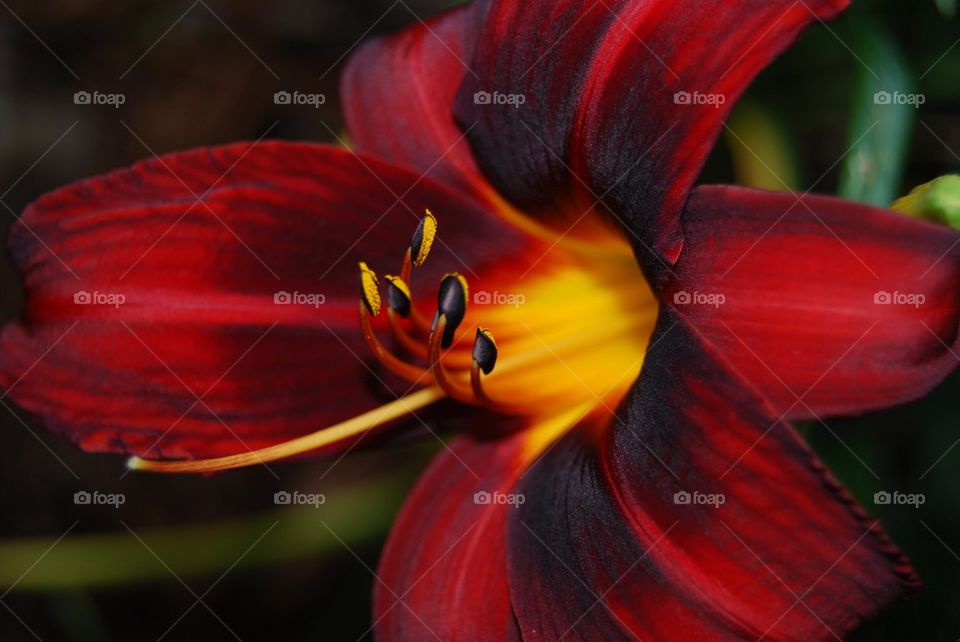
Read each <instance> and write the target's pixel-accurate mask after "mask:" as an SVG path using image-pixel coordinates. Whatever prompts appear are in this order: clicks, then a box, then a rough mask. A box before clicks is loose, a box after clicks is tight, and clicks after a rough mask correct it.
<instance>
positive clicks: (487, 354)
mask: <svg viewBox="0 0 960 642" xmlns="http://www.w3.org/2000/svg"><path fill="white" fill-rule="evenodd" d="M473 362H474V363H475V364H477V365H478V366H480V369H481V370H483V374H487V375H488V374H490V373H491V372H493V367H494V366H495V365H497V342H496V341H494V340H493V333H492V332H490V330H488V329H486V328H477V337H476V338H475V339H474V340H473Z"/></svg>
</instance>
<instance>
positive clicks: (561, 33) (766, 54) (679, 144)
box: [455, 0, 848, 262]
mask: <svg viewBox="0 0 960 642" xmlns="http://www.w3.org/2000/svg"><path fill="white" fill-rule="evenodd" d="M847 4H848V0H810V1H807V2H796V1H794V0H749V1H743V2H729V1H727V0H698V1H697V2H696V3H693V4H691V3H685V2H675V1H674V0H650V1H641V0H607V1H600V2H579V1H575V0H562V1H556V2H541V3H518V2H513V1H511V0H493V1H492V2H490V3H489V9H488V10H487V12H486V16H485V24H484V27H483V31H482V32H481V35H480V38H479V40H478V45H477V51H476V53H475V54H474V57H473V59H472V62H471V66H472V68H473V69H474V70H475V72H476V75H472V74H467V75H466V76H465V77H464V83H463V86H462V88H461V89H460V92H459V94H458V96H457V101H456V103H455V111H456V114H457V116H458V119H459V121H460V123H461V125H462V126H463V127H465V128H469V127H472V128H473V129H471V132H470V140H471V142H472V143H473V145H474V151H475V153H476V154H477V157H478V160H479V163H480V166H481V168H482V169H483V170H484V171H485V172H486V174H487V175H488V176H489V177H490V178H491V180H492V181H493V183H494V184H495V185H496V186H497V187H498V188H499V189H500V190H501V191H502V193H503V194H505V195H506V196H507V197H508V198H509V199H510V200H511V201H513V202H514V203H515V204H517V205H518V206H520V207H521V208H522V209H525V210H528V211H536V212H541V213H544V214H545V215H556V214H557V213H558V212H564V211H565V212H566V213H567V215H568V216H571V217H573V218H577V217H579V216H580V215H581V214H582V212H583V211H584V209H585V208H586V207H589V206H590V205H591V204H592V203H594V202H595V201H596V200H597V199H599V198H601V197H603V198H604V201H605V202H606V203H607V204H608V205H609V206H610V207H611V209H612V211H613V212H614V214H616V215H617V216H618V217H619V218H621V219H622V220H623V221H624V222H625V223H628V224H629V225H630V226H631V228H632V229H633V230H634V231H635V232H636V233H638V234H640V235H641V238H642V239H643V240H644V242H645V243H646V244H648V245H651V246H652V247H653V249H655V250H656V251H657V252H658V253H659V254H660V255H661V256H664V257H666V258H667V260H668V261H671V262H672V260H673V259H675V258H676V255H677V254H678V253H679V251H680V245H681V238H682V234H681V230H680V227H679V218H680V214H681V208H682V207H683V203H684V201H685V200H686V197H687V192H688V191H689V189H690V187H691V186H692V184H693V181H694V179H695V178H696V176H697V174H698V172H699V170H700V167H701V166H702V164H703V162H704V160H705V158H706V155H707V153H708V152H709V150H710V147H711V146H712V144H713V141H714V140H715V138H716V136H717V134H718V132H719V131H720V128H721V126H722V122H723V119H724V118H725V117H726V115H727V114H728V113H729V111H730V108H731V107H732V105H733V103H734V102H735V101H736V99H737V97H738V96H739V95H740V93H741V92H742V91H743V90H744V88H745V87H746V86H747V85H748V84H749V82H750V81H751V80H752V79H753V77H754V76H755V75H756V73H757V72H758V71H759V70H761V69H762V68H763V67H764V66H766V65H767V64H768V63H769V62H770V61H771V60H772V59H773V58H774V57H775V56H776V55H777V54H778V53H779V52H781V51H783V50H784V49H785V48H786V47H787V46H789V45H790V43H791V42H792V41H793V39H794V37H795V36H796V35H797V33H798V32H799V31H800V30H801V29H802V28H803V27H804V26H806V25H807V24H809V23H811V22H813V21H815V20H817V19H818V18H821V17H822V18H827V17H830V16H832V15H833V14H835V13H836V12H837V11H838V10H839V9H841V8H843V7H844V6H846V5H847ZM476 92H489V93H490V94H493V92H499V95H501V96H505V97H506V98H502V99H501V101H502V102H505V103H506V102H508V99H509V97H510V96H511V95H514V96H522V97H523V99H525V103H524V104H522V105H518V106H516V105H514V104H502V105H496V104H487V103H486V101H484V100H481V101H476V100H475V94H476ZM677 92H687V94H688V95H690V96H691V100H690V102H691V103H697V102H701V100H702V101H705V102H707V103H709V104H677V101H675V94H676V93H677ZM481 96H482V95H481ZM701 97H702V99H701ZM519 100H520V99H515V100H514V102H515V103H516V102H519ZM721 100H722V101H723V102H722V104H717V103H719V102H720V101H721ZM478 102H480V103H481V104H477V103H478ZM492 102H496V101H494V100H492V99H491V103H492ZM571 194H573V196H574V198H571V197H570V195H571Z"/></svg>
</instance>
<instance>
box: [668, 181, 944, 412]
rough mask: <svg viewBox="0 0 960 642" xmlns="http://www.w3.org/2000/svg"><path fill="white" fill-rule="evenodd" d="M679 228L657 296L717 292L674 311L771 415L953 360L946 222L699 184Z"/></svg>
mask: <svg viewBox="0 0 960 642" xmlns="http://www.w3.org/2000/svg"><path fill="white" fill-rule="evenodd" d="M685 228H686V244H685V246H684V251H683V254H682V255H681V258H680V261H679V262H678V264H677V265H676V270H675V274H676V279H674V281H673V283H671V284H670V285H669V286H667V288H666V299H667V300H668V301H672V300H674V299H675V298H676V297H677V296H679V297H681V298H682V297H684V296H686V297H687V298H692V297H696V296H698V295H699V297H700V300H701V302H706V301H707V299H705V298H704V295H714V298H715V299H716V296H715V295H722V296H723V297H724V301H723V303H722V305H709V304H697V301H691V303H690V304H688V305H678V306H677V309H678V311H679V312H680V313H681V314H683V315H685V316H686V317H687V318H688V319H689V320H690V322H691V323H693V324H694V325H695V326H696V327H697V328H698V329H699V331H700V332H702V333H703V335H704V337H705V339H706V340H708V341H709V342H711V343H712V344H714V345H715V346H716V347H717V349H719V350H720V351H721V352H722V353H723V354H724V355H725V356H726V358H727V359H728V360H729V362H730V363H731V364H733V366H734V367H736V368H737V369H738V370H739V371H740V372H741V373H742V374H743V376H744V377H745V378H746V379H747V380H748V381H749V382H751V383H752V384H754V385H755V386H756V387H757V388H759V389H760V390H761V391H762V393H763V394H764V395H765V396H766V397H767V398H768V399H769V400H770V402H771V403H772V404H773V405H774V406H775V407H776V408H777V411H778V413H786V414H787V416H789V417H810V416H813V415H818V414H838V413H855V412H861V411H865V410H869V409H872V408H880V407H884V406H890V405H893V404H896V403H901V402H904V401H908V400H911V399H915V398H917V397H920V396H922V395H923V394H925V393H926V392H927V391H928V390H930V388H932V387H933V386H934V385H935V384H937V383H938V382H939V381H940V380H941V379H943V377H945V376H946V375H947V374H948V373H949V372H950V371H951V370H953V368H954V367H956V365H957V357H956V356H955V354H954V353H955V352H956V348H957V345H958V337H957V330H958V327H960V235H958V234H957V233H956V232H955V231H953V230H950V229H948V228H945V227H939V226H934V225H931V224H928V223H924V222H918V221H916V220H913V219H909V218H907V217H904V216H901V215H898V214H895V213H893V212H889V211H886V210H880V209H876V208H872V207H867V206H864V205H856V204H853V203H849V202H844V201H841V200H839V199H834V198H827V197H821V196H808V197H805V198H803V199H800V200H799V201H798V197H797V196H795V195H792V194H779V193H768V192H760V191H754V190H747V189H742V188H734V187H712V186H711V187H701V188H697V189H696V190H694V192H693V196H692V197H691V199H690V202H689V203H688V206H687V209H686V213H685ZM684 293H686V294H684ZM875 298H876V300H877V301H879V303H876V302H875ZM891 299H894V300H892V301H890V302H888V301H889V300H891ZM952 350H953V352H951V351H952Z"/></svg>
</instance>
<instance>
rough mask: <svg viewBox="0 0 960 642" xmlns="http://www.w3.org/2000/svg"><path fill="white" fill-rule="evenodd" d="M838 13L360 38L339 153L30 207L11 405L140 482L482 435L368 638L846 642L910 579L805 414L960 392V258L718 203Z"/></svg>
mask: <svg viewBox="0 0 960 642" xmlns="http://www.w3.org/2000/svg"><path fill="white" fill-rule="evenodd" d="M846 4H847V2H846V0H807V1H806V2H796V1H795V0H741V1H739V2H730V1H729V0H698V1H697V2H695V3H694V2H678V1H671V0H608V1H606V2H605V1H603V0H601V1H599V2H586V1H576V0H553V1H552V2H534V1H528V2H517V1H516V0H489V1H486V2H476V3H474V4H471V5H468V6H462V7H458V8H455V9H453V10H451V11H449V12H447V13H444V14H442V15H439V16H437V17H435V18H433V19H432V20H430V21H428V22H426V23H417V24H415V25H413V26H412V27H410V28H408V29H407V30H405V31H403V32H401V33H399V34H397V35H394V36H392V37H387V38H382V39H377V40H373V41H371V42H368V43H366V44H365V45H364V46H363V47H362V48H361V49H360V50H359V51H358V52H356V53H355V54H354V55H353V57H352V59H351V60H350V62H349V64H348V66H347V68H346V70H345V73H344V77H343V83H342V100H343V105H344V111H345V114H346V119H347V124H348V129H349V137H350V141H351V144H352V145H353V148H352V149H351V150H347V149H344V148H341V147H334V146H327V145H316V144H302V143H286V142H257V143H252V144H248V143H243V144H235V145H228V146H224V147H216V148H210V149H200V150H194V151H188V152H183V153H177V154H171V155H168V156H164V157H162V158H158V159H153V160H147V161H144V162H142V163H140V164H137V165H135V166H133V167H132V168H129V169H123V170H119V171H116V172H114V173H111V174H108V175H106V176H101V177H96V178H92V179H88V180H84V181H81V182H79V183H76V184H73V185H70V186H67V187H64V188H62V189H59V190H57V191H55V192H53V193H51V194H48V195H46V196H44V197H42V198H40V199H39V200H38V201H36V202H35V203H33V204H32V205H30V206H29V207H28V208H27V210H26V211H25V212H24V213H23V215H22V217H21V219H20V221H19V222H18V223H17V224H16V225H15V226H14V228H13V230H12V231H11V235H10V249H11V252H12V254H13V257H14V259H15V261H16V264H17V266H18V267H19V269H20V271H21V272H22V274H23V278H24V288H25V304H24V309H23V313H22V316H21V318H20V319H19V321H17V322H15V323H11V324H10V325H8V326H7V327H6V328H5V329H4V330H3V334H2V345H0V383H2V384H3V386H4V388H5V389H6V390H7V392H8V393H9V395H10V396H11V397H12V398H13V399H14V400H16V402H17V403H18V404H19V405H20V406H22V407H23V408H24V409H26V410H28V411H30V412H31V413H34V414H35V415H36V416H38V417H39V418H40V419H42V421H43V422H44V423H45V424H46V425H47V426H48V427H49V428H50V429H52V430H54V431H56V432H58V433H60V434H63V435H65V436H66V437H67V438H69V439H71V440H73V441H74V442H76V443H77V444H78V445H79V446H80V447H81V448H83V449H85V450H88V451H92V452H113V453H125V454H129V455H134V456H135V457H134V458H133V459H132V460H131V466H132V467H134V468H138V469H145V470H157V471H167V472H174V471H181V472H187V471H193V472H200V471H215V470H223V469H226V468H232V467H237V466H243V465H257V464H260V463H265V462H270V461H274V460H277V459H283V458H288V457H292V456H299V455H304V454H326V455H329V454H334V453H342V452H345V451H347V450H349V449H352V448H354V447H357V446H361V447H362V446H365V445H367V444H368V443H375V442H378V440H379V439H381V438H384V437H387V436H391V435H395V434H397V433H402V432H404V431H407V430H418V431H423V432H426V430H430V431H432V432H435V433H438V432H440V431H442V430H444V431H445V430H456V431H457V433H458V436H456V437H455V438H454V439H452V440H451V441H449V442H448V443H447V444H445V446H444V448H442V449H441V450H440V452H439V454H438V455H437V457H436V459H435V460H434V462H433V463H432V465H431V466H430V467H429V469H428V470H427V471H426V472H425V473H424V474H423V476H422V478H421V479H420V481H419V483H418V484H417V486H416V487H415V488H414V490H413V491H412V493H411V495H410V497H409V498H408V500H407V502H406V504H405V506H404V508H403V509H402V512H401V514H400V516H399V518H398V519H397V521H396V523H395V525H394V528H393V531H392V533H391V535H390V537H389V540H388V542H387V544H386V548H385V550H384V552H383V556H382V559H381V561H380V565H379V569H378V571H377V575H378V579H377V581H376V583H375V587H374V591H375V595H374V613H373V618H374V626H375V630H376V635H377V637H378V639H380V640H426V639H432V638H434V637H436V638H439V639H443V640H447V639H457V640H521V639H523V640H557V639H558V638H562V639H567V640H619V639H634V638H639V639H643V640H658V641H664V640H739V639H752V640H757V639H765V640H805V641H806V640H830V639H836V638H839V637H843V636H844V635H845V634H846V633H848V632H850V631H851V630H852V629H854V628H855V627H856V626H857V625H858V623H860V622H861V621H863V620H864V619H865V618H868V617H871V616H873V615H874V614H876V613H877V612H878V611H879V610H880V609H881V608H883V607H884V606H886V605H888V604H889V603H891V602H892V601H894V600H896V599H898V598H899V597H902V596H903V595H905V594H909V593H910V592H912V591H914V590H915V589H916V588H918V585H919V581H918V579H917V577H916V576H915V574H914V572H913V570H912V568H911V566H910V563H909V561H908V560H907V558H906V557H905V555H904V554H903V553H901V552H900V551H899V550H898V549H897V548H896V547H895V546H894V545H893V544H892V543H891V541H890V540H889V539H888V537H887V536H886V535H885V534H884V532H883V531H882V529H881V528H880V526H879V524H878V522H877V521H876V520H875V519H873V518H871V517H869V516H868V514H867V513H866V511H864V510H863V509H862V508H860V507H859V506H858V505H857V504H856V503H855V502H854V500H853V499H852V498H851V496H850V495H849V494H848V493H847V491H846V490H845V489H844V488H843V487H842V486H841V485H840V484H839V483H838V482H837V481H836V480H835V479H834V478H833V477H832V476H831V475H830V473H829V472H828V471H827V470H825V468H824V466H823V465H822V464H821V463H820V462H819V461H818V460H817V458H816V457H815V455H814V454H813V453H812V452H811V450H810V449H809V448H808V447H807V446H806V445H805V443H804V442H803V441H802V439H801V438H800V437H798V435H797V434H796V433H795V432H794V430H793V429H792V428H791V426H790V425H789V423H788V422H789V421H792V420H809V419H814V420H819V419H820V418H822V417H825V416H835V415H849V414H855V413H861V412H865V411H869V410H874V409H878V408H883V407H886V406H890V405H893V404H898V403H902V402H905V401H908V400H912V399H916V398H918V397H920V396H922V395H924V394H925V393H926V392H927V391H929V390H930V389H931V388H932V387H933V386H935V385H936V384H937V383H938V382H939V381H941V380H942V379H943V378H944V377H945V376H946V375H947V374H948V373H949V372H950V371H951V370H952V369H953V367H954V366H955V365H956V363H957V361H956V359H955V358H954V357H953V356H952V354H951V350H955V349H957V347H958V346H957V335H958V327H960V235H958V233H957V232H955V231H953V230H950V229H948V228H946V227H942V226H937V225H934V224H931V223H928V222H924V221H920V220H916V219H911V218H908V217H905V216H902V215H900V214H897V213H895V212H892V211H889V210H883V209H878V208H874V207H868V206H864V205H859V204H855V203H850V202H845V201H842V200H839V199H836V198H831V197H825V196H812V195H807V194H804V195H798V194H792V193H774V192H766V191H756V190H751V189H746V188H741V187H733V186H699V187H694V183H695V180H696V177H697V175H698V172H699V170H700V168H701V167H702V165H703V163H704V161H705V158H706V156H707V154H708V152H709V150H710V149H711V146H712V145H713V143H714V141H715V140H716V138H717V135H718V133H719V132H720V131H721V130H722V128H723V122H724V119H725V118H726V116H727V115H728V114H729V111H730V109H731V107H732V106H733V104H734V102H735V100H736V98H737V97H738V96H739V95H740V94H741V93H742V92H743V91H744V89H745V88H746V86H747V85H748V84H749V82H750V81H751V80H752V78H753V77H754V76H755V75H756V74H757V73H758V72H759V71H760V70H761V69H762V68H763V67H765V66H766V65H767V64H768V63H769V62H770V61H771V60H772V59H773V58H774V57H775V56H776V55H777V54H778V53H780V52H781V51H782V50H783V49H785V48H786V47H787V46H788V45H789V44H790V43H791V42H792V41H793V40H794V38H795V37H796V36H797V34H798V33H799V32H800V31H801V30H802V29H803V28H804V27H805V26H807V25H808V24H810V23H812V22H817V21H820V20H826V19H829V18H831V17H833V16H834V15H835V14H836V13H837V12H838V11H840V10H841V9H842V8H844V7H845V6H846ZM427 210H429V214H428V213H427ZM318 429H319V430H318ZM381 443H383V442H381ZM387 443H388V442H387Z"/></svg>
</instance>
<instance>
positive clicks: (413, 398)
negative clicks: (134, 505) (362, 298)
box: [127, 386, 444, 473]
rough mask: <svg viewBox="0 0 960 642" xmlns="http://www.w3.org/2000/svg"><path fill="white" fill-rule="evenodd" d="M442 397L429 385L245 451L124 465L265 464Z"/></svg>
mask: <svg viewBox="0 0 960 642" xmlns="http://www.w3.org/2000/svg"><path fill="white" fill-rule="evenodd" d="M443 398H444V393H443V390H441V389H440V388H438V387H436V386H430V387H428V388H421V389H420V390H417V391H416V392H414V393H412V394H409V395H407V396H406V397H401V398H400V399H397V400H396V401H392V402H390V403H388V404H385V405H383V406H380V407H379V408H374V409H373V410H369V411H367V412H365V413H363V414H360V415H357V416H356V417H353V418H351V419H348V420H346V421H342V422H340V423H338V424H334V425H332V426H328V427H326V428H323V429H321V430H318V431H316V432H313V433H310V434H308V435H304V436H302V437H297V438H295V439H291V440H290V441H285V442H283V443H280V444H276V445H273V446H268V447H266V448H258V449H257V450H251V451H250V452H247V453H242V454H238V455H228V456H226V457H215V458H212V459H195V460H185V461H155V460H152V459H141V458H140V457H131V458H130V459H129V460H127V467H128V468H130V469H131V470H146V471H151V472H158V473H211V472H216V471H218V470H229V469H231V468H241V467H243V466H251V465H254V464H265V463H268V462H271V461H277V460H279V459H287V458H289V457H294V456H296V455H300V454H303V453H307V452H310V451H313V450H316V449H318V448H322V447H324V446H329V445H330V444H334V443H336V442H338V441H342V440H344V439H348V438H350V437H354V436H356V435H361V434H363V433H364V432H367V431H369V430H372V429H374V428H376V427H378V426H381V425H383V424H385V423H387V422H389V421H393V420H394V419H399V418H401V417H405V416H407V415H409V414H412V413H414V412H416V411H417V410H419V409H421V408H424V407H426V406H429V405H430V404H432V403H434V402H436V401H439V400H440V399H443Z"/></svg>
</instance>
